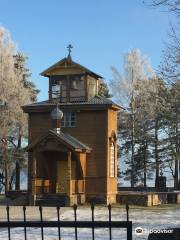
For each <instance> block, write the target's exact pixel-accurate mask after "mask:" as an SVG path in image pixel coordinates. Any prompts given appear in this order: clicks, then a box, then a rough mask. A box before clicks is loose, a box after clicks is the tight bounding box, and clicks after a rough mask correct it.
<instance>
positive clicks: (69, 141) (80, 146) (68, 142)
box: [26, 130, 92, 152]
mask: <svg viewBox="0 0 180 240" xmlns="http://www.w3.org/2000/svg"><path fill="white" fill-rule="evenodd" d="M48 137H53V138H55V139H57V140H58V141H59V142H61V143H62V144H64V145H65V146H66V147H67V148H70V149H71V150H73V151H77V152H84V151H85V152H91V151H92V149H91V148H90V147H88V146H87V145H85V144H84V143H82V142H81V141H79V140H78V139H77V138H74V137H73V136H71V135H70V134H68V133H64V132H62V131H60V133H57V132H55V131H54V130H49V131H48V132H47V133H46V134H45V135H43V136H42V137H40V138H38V139H36V140H35V141H33V142H32V143H30V144H29V145H28V146H27V148H26V150H27V151H28V152H29V151H31V150H32V149H33V148H35V147H36V146H37V145H38V144H40V143H41V142H42V141H44V140H45V139H48Z"/></svg>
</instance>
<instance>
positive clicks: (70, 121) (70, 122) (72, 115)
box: [61, 111, 76, 128]
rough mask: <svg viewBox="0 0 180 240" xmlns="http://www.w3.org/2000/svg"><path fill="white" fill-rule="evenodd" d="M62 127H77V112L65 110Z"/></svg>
mask: <svg viewBox="0 0 180 240" xmlns="http://www.w3.org/2000/svg"><path fill="white" fill-rule="evenodd" d="M61 127H63V128H66V127H76V112H71V111H66V112H63V118H62V122H61Z"/></svg>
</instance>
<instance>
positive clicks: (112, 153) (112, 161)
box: [109, 142, 115, 178]
mask: <svg viewBox="0 0 180 240" xmlns="http://www.w3.org/2000/svg"><path fill="white" fill-rule="evenodd" d="M109 177H110V178H114V177H115V142H110V145H109Z"/></svg>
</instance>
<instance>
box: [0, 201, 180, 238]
mask: <svg viewBox="0 0 180 240" xmlns="http://www.w3.org/2000/svg"><path fill="white" fill-rule="evenodd" d="M179 216H180V209H179V208H178V205H174V207H173V208H172V207H171V208H162V209H161V208H151V209H149V208H143V209H141V208H132V209H130V220H131V221H132V222H133V240H144V239H147V236H148V231H149V230H152V229H164V228H172V227H180V218H179ZM46 219H47V218H46ZM73 219H74V214H73V210H71V209H70V208H67V209H66V208H63V211H62V214H61V220H65V221H68V220H73ZM77 219H78V220H81V221H82V220H84V221H87V220H91V210H90V208H89V207H88V206H86V207H79V208H78V210H77ZM49 220H56V218H54V219H52V218H51V219H49ZM95 220H108V210H107V208H106V207H103V206H98V207H96V208H95ZM112 220H115V221H121V220H122V221H124V220H126V212H125V210H124V209H123V208H118V207H113V208H112ZM137 227H141V228H142V229H143V230H144V231H145V232H144V233H143V234H142V235H139V236H138V235H136V234H135V228H137ZM44 235H45V237H44V240H55V239H56V240H57V239H58V230H57V228H46V229H44ZM74 236H75V235H74V229H65V228H63V229H61V237H62V239H63V240H74V239H75V238H74ZM91 236H92V230H91V229H78V239H79V240H84V239H86V240H89V239H92V238H91ZM0 239H3V240H8V232H7V229H3V230H2V229H1V230H0ZM11 239H12V240H24V235H23V229H20V228H18V229H12V230H11ZM27 239H28V240H40V239H41V229H39V228H31V229H30V228H28V229H27ZM95 239H97V240H106V239H109V230H108V229H95ZM112 239H115V240H116V239H121V240H126V230H125V229H112Z"/></svg>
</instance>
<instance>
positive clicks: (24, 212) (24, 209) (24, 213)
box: [23, 206, 27, 240]
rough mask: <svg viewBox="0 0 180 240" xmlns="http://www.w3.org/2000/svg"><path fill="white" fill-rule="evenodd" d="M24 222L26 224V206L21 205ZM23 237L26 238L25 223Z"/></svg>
mask: <svg viewBox="0 0 180 240" xmlns="http://www.w3.org/2000/svg"><path fill="white" fill-rule="evenodd" d="M23 216H24V223H25V224H26V206H23ZM24 239H25V240H26V239H27V233H26V225H24Z"/></svg>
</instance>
